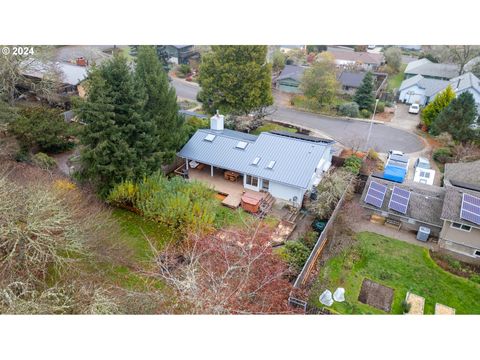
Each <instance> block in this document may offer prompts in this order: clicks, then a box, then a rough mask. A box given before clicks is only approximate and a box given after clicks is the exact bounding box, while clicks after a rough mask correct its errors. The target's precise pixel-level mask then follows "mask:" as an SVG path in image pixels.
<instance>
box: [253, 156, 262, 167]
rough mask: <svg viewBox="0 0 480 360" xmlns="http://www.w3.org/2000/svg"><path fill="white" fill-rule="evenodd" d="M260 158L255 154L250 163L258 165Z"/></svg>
mask: <svg viewBox="0 0 480 360" xmlns="http://www.w3.org/2000/svg"><path fill="white" fill-rule="evenodd" d="M260 159H261V158H260V157H258V156H257V157H256V158H255V159H253V161H252V165H258V163H259V162H260Z"/></svg>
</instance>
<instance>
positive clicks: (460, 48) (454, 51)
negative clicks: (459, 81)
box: [447, 45, 480, 75]
mask: <svg viewBox="0 0 480 360" xmlns="http://www.w3.org/2000/svg"><path fill="white" fill-rule="evenodd" d="M447 48H448V50H449V54H450V58H451V60H452V61H453V62H454V63H455V64H457V65H458V67H459V71H458V74H459V75H462V74H463V73H464V72H465V65H466V64H467V63H468V62H469V61H470V60H472V59H473V58H475V57H477V56H480V46H474V45H449V46H447Z"/></svg>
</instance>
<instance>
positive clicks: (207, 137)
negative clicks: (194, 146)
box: [204, 134, 216, 142]
mask: <svg viewBox="0 0 480 360" xmlns="http://www.w3.org/2000/svg"><path fill="white" fill-rule="evenodd" d="M215 137H216V135H214V134H208V135H207V136H205V138H204V140H207V141H210V142H212V141H213V140H214V139H215Z"/></svg>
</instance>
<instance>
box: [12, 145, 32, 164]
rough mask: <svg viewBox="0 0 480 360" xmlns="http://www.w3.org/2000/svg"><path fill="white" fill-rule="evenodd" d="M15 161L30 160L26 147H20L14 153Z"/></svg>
mask: <svg viewBox="0 0 480 360" xmlns="http://www.w3.org/2000/svg"><path fill="white" fill-rule="evenodd" d="M15 161H18V162H27V161H30V153H29V151H28V149H26V148H24V147H21V148H20V150H18V152H17V153H16V154H15Z"/></svg>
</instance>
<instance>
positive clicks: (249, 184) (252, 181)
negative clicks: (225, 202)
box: [244, 175, 260, 191]
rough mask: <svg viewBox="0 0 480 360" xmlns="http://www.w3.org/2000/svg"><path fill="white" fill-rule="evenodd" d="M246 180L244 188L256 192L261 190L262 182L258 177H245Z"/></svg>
mask: <svg viewBox="0 0 480 360" xmlns="http://www.w3.org/2000/svg"><path fill="white" fill-rule="evenodd" d="M244 179H245V183H244V186H245V188H246V189H250V190H254V191H258V190H259V183H260V181H259V179H258V177H256V176H252V175H245V177H244Z"/></svg>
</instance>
